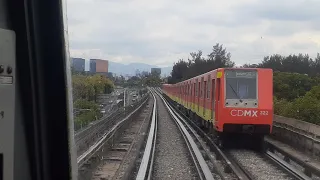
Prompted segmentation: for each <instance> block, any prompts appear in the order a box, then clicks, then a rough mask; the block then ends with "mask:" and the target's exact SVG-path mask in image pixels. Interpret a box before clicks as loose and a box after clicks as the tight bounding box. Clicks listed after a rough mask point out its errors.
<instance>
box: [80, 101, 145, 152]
mask: <svg viewBox="0 0 320 180" xmlns="http://www.w3.org/2000/svg"><path fill="white" fill-rule="evenodd" d="M145 102H146V97H144V98H143V99H141V100H140V102H137V103H136V104H135V105H134V106H132V107H129V109H128V108H127V110H126V111H124V110H123V109H121V110H119V111H116V112H114V113H112V114H110V115H109V116H107V117H105V118H103V119H102V120H99V121H96V122H94V124H93V125H91V126H88V127H87V128H85V129H83V130H80V131H79V132H76V134H75V142H76V149H77V156H78V157H79V156H81V155H82V154H83V153H85V152H86V151H87V150H88V149H90V147H92V146H93V145H94V144H95V143H96V142H97V141H98V140H99V139H100V138H101V137H102V136H103V135H104V134H105V133H107V132H108V131H109V130H111V128H112V127H113V126H114V125H115V124H116V123H117V122H118V121H119V120H121V119H124V118H126V117H128V116H131V115H132V114H133V113H134V112H136V110H137V109H139V108H140V107H141V106H140V105H139V103H141V104H144V103H145ZM132 112H133V113H132Z"/></svg>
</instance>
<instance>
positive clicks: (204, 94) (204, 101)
mask: <svg viewBox="0 0 320 180" xmlns="http://www.w3.org/2000/svg"><path fill="white" fill-rule="evenodd" d="M203 86H204V87H203V95H202V97H203V103H202V104H203V112H202V115H203V116H204V117H205V116H206V100H207V81H204V85H203Z"/></svg>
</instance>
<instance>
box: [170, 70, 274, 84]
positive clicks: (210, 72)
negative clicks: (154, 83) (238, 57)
mask: <svg viewBox="0 0 320 180" xmlns="http://www.w3.org/2000/svg"><path fill="white" fill-rule="evenodd" d="M239 69H241V70H259V69H269V70H272V69H271V68H218V69H214V70H211V71H209V72H206V73H203V74H200V75H198V76H194V77H192V78H189V79H186V80H184V81H181V82H177V83H175V84H164V85H177V84H183V83H186V82H188V81H192V80H193V79H196V78H199V77H202V76H204V75H209V74H212V73H214V72H216V71H221V70H239Z"/></svg>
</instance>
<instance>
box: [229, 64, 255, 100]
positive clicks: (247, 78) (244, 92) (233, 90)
mask: <svg viewBox="0 0 320 180" xmlns="http://www.w3.org/2000/svg"><path fill="white" fill-rule="evenodd" d="M226 99H257V72H256V71H255V70H228V71H226Z"/></svg>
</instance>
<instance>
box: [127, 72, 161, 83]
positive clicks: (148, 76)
mask: <svg viewBox="0 0 320 180" xmlns="http://www.w3.org/2000/svg"><path fill="white" fill-rule="evenodd" d="M161 83H162V79H161V78H160V74H157V73H154V74H152V73H149V72H145V71H143V72H141V73H140V72H137V73H136V75H135V76H132V77H131V78H130V79H128V81H127V82H125V83H124V87H146V86H160V85H161Z"/></svg>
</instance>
